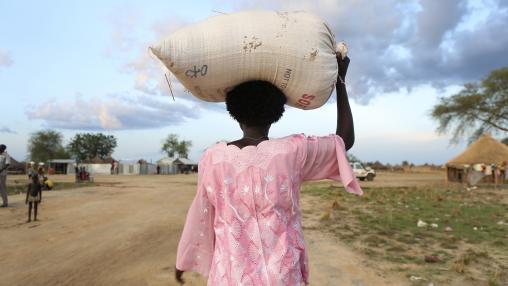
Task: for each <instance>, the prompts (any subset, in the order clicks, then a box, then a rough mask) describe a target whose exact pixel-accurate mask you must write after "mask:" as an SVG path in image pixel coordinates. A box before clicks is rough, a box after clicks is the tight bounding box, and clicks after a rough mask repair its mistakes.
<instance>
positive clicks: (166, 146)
mask: <svg viewBox="0 0 508 286" xmlns="http://www.w3.org/2000/svg"><path fill="white" fill-rule="evenodd" d="M190 147H192V141H186V140H182V141H179V140H178V135H176V134H169V135H168V137H166V140H164V143H163V144H162V152H165V153H166V154H167V155H168V157H174V156H175V154H178V155H179V156H180V157H182V158H187V157H188V156H189V151H190Z"/></svg>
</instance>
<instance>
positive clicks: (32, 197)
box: [25, 176, 42, 222]
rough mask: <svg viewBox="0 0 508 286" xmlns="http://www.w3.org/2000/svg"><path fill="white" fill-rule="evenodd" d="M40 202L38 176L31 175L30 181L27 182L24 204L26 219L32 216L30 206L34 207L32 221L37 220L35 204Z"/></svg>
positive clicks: (40, 186) (29, 219)
mask: <svg viewBox="0 0 508 286" xmlns="http://www.w3.org/2000/svg"><path fill="white" fill-rule="evenodd" d="M41 202H42V185H41V183H40V181H39V176H32V182H31V183H30V184H28V189H27V191H26V200H25V204H28V220H27V222H30V221H31V218H32V206H33V208H34V221H37V205H38V204H40V203H41Z"/></svg>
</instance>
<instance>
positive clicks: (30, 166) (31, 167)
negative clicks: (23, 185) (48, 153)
mask: <svg viewBox="0 0 508 286" xmlns="http://www.w3.org/2000/svg"><path fill="white" fill-rule="evenodd" d="M34 165H35V162H33V161H32V162H30V163H28V168H27V169H26V174H27V175H28V179H29V180H31V179H32V176H33V175H35V174H36V173H37V172H35V169H34Z"/></svg>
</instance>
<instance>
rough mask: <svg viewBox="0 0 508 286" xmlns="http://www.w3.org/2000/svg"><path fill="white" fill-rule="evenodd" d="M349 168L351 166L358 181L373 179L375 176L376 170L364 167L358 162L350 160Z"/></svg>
mask: <svg viewBox="0 0 508 286" xmlns="http://www.w3.org/2000/svg"><path fill="white" fill-rule="evenodd" d="M350 164H351V168H353V173H355V176H356V177H357V178H358V179H359V180H360V181H365V180H367V181H374V178H375V177H376V171H374V169H372V168H371V167H364V166H363V165H362V163H360V162H351V163H350Z"/></svg>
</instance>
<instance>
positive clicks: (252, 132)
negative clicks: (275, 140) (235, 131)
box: [241, 125, 270, 140]
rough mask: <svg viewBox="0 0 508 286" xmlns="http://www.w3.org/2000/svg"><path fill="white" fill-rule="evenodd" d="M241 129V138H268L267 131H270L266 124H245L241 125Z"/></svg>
mask: <svg viewBox="0 0 508 286" xmlns="http://www.w3.org/2000/svg"><path fill="white" fill-rule="evenodd" d="M241 128H242V131H243V138H250V139H259V140H261V139H268V132H269V131H270V125H268V126H245V125H241Z"/></svg>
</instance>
